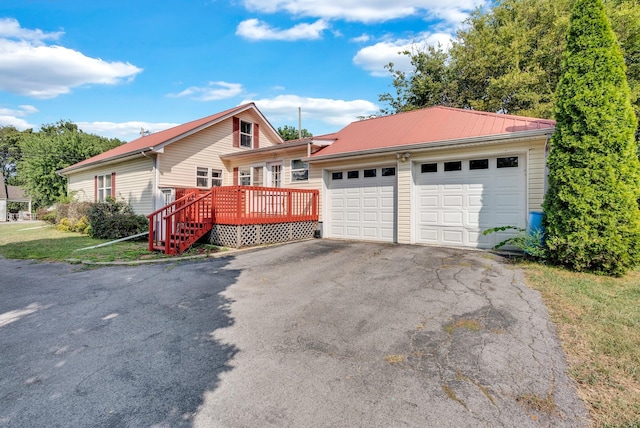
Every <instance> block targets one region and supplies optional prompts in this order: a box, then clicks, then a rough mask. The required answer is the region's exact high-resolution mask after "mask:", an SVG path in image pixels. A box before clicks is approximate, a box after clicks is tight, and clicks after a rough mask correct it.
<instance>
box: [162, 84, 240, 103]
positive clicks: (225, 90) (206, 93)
mask: <svg viewBox="0 0 640 428" xmlns="http://www.w3.org/2000/svg"><path fill="white" fill-rule="evenodd" d="M243 92H244V88H243V87H242V84H240V83H228V82H221V81H220V82H209V83H208V84H207V86H191V87H189V88H187V89H185V90H184V91H182V92H179V93H177V94H169V96H170V97H176V98H179V97H191V98H192V99H194V100H198V101H213V100H223V99H226V98H233V97H236V96H238V95H240V94H242V93H243Z"/></svg>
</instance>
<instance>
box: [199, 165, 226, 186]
mask: <svg viewBox="0 0 640 428" xmlns="http://www.w3.org/2000/svg"><path fill="white" fill-rule="evenodd" d="M218 186H222V170H221V169H216V168H207V167H201V166H199V167H197V168H196V187H206V188H209V187H218Z"/></svg>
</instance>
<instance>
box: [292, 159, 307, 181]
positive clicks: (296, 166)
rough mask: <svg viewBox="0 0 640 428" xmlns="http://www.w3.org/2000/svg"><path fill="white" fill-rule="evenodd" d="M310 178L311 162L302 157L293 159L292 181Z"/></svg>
mask: <svg viewBox="0 0 640 428" xmlns="http://www.w3.org/2000/svg"><path fill="white" fill-rule="evenodd" d="M307 180H309V163H308V162H305V161H303V160H302V159H292V160H291V182H292V183H293V182H296V181H307Z"/></svg>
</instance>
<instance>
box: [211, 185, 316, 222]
mask: <svg viewBox="0 0 640 428" xmlns="http://www.w3.org/2000/svg"><path fill="white" fill-rule="evenodd" d="M212 192H213V195H212V197H213V206H214V210H213V222H214V223H215V224H229V225H249V224H267V223H288V222H296V221H317V220H318V197H319V192H318V191H317V190H302V189H281V188H276V187H257V186H227V187H215V188H213V189H212Z"/></svg>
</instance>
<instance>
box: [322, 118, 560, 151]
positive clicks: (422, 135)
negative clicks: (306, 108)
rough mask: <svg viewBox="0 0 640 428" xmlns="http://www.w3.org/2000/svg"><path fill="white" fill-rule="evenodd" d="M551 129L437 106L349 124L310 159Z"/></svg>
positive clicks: (542, 122)
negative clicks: (329, 143) (334, 139)
mask: <svg viewBox="0 0 640 428" xmlns="http://www.w3.org/2000/svg"><path fill="white" fill-rule="evenodd" d="M554 127H555V121H553V120H547V119H536V118H531V117H523V116H512V115H507V114H497V113H487V112H482V111H475V110H464V109H457V108H450V107H441V106H438V107H430V108H426V109H421V110H413V111H409V112H406V113H399V114H395V115H390V116H383V117H378V118H375V119H366V120H361V121H358V122H353V123H351V124H349V125H347V126H346V127H345V128H343V129H342V130H340V131H338V132H337V133H335V134H329V136H331V137H333V138H336V141H335V142H334V143H333V144H331V145H330V146H327V147H325V148H323V149H322V150H320V151H318V152H316V153H315V154H314V155H312V156H311V157H312V158H313V157H322V156H326V155H339V154H347V153H356V152H360V151H365V150H367V151H369V150H374V149H385V148H392V147H401V146H405V145H410V144H421V143H435V142H442V141H449V140H459V139H468V138H478V137H486V136H491V135H504V134H510V133H519V132H524V131H532V130H541V129H553V128H554Z"/></svg>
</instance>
